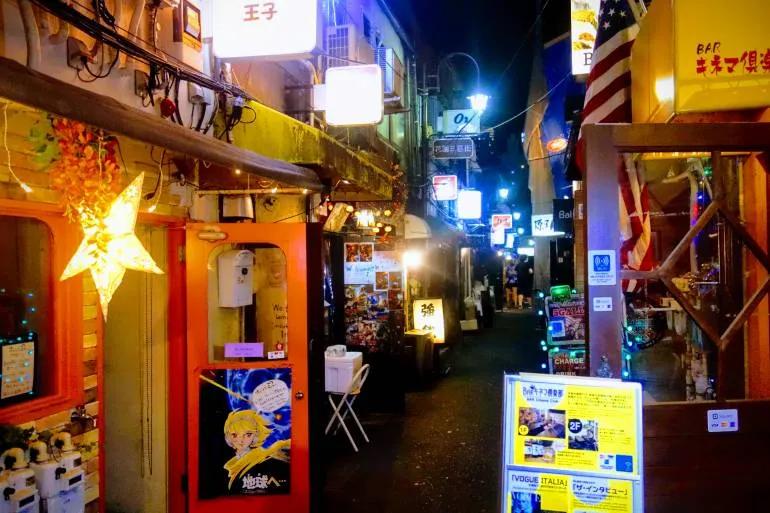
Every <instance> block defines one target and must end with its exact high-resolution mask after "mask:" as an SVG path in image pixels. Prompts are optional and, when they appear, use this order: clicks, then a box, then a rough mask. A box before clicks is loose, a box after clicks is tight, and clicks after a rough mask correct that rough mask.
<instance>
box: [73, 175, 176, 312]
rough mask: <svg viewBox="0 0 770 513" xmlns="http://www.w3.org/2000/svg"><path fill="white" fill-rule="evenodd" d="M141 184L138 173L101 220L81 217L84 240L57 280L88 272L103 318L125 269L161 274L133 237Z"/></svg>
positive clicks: (142, 178) (140, 177)
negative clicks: (97, 296) (95, 220)
mask: <svg viewBox="0 0 770 513" xmlns="http://www.w3.org/2000/svg"><path fill="white" fill-rule="evenodd" d="M143 181H144V173H141V174H140V175H139V176H137V177H136V178H135V179H134V181H133V182H131V185H129V186H128V187H126V188H125V189H124V190H123V192H121V193H120V195H119V196H118V197H117V198H115V201H114V202H113V203H112V205H111V206H110V211H109V213H108V214H107V216H106V217H105V218H104V219H102V220H100V221H97V222H93V220H92V219H89V218H87V217H86V216H82V218H81V221H80V225H81V227H82V228H83V233H84V235H85V237H84V238H83V242H81V243H80V247H79V248H78V250H77V251H76V252H75V255H74V256H73V257H72V259H71V260H70V261H69V263H68V264H67V267H66V268H65V269H64V272H63V273H62V275H61V278H60V279H61V280H62V281H64V280H66V279H68V278H71V277H73V276H75V275H78V274H80V273H82V272H83V271H85V270H87V269H88V270H90V271H91V276H92V277H93V279H94V284H95V285H96V290H97V292H98V293H99V302H100V304H101V307H102V313H103V314H104V317H105V318H107V306H108V305H109V303H110V300H111V299H112V296H113V294H115V291H116V290H117V289H118V287H119V286H120V283H121V282H122V281H123V276H124V275H125V274H126V269H133V270H136V271H143V272H148V273H155V274H163V271H162V270H161V269H160V268H159V267H158V266H157V264H156V263H155V261H154V260H153V259H152V257H151V256H150V254H149V253H148V252H147V250H146V249H144V246H142V243H141V242H140V241H139V239H138V238H137V237H136V235H135V234H134V227H135V226H136V218H137V215H138V212H139V201H140V200H141V195H142V182H143Z"/></svg>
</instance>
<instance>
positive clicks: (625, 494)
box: [500, 374, 644, 513]
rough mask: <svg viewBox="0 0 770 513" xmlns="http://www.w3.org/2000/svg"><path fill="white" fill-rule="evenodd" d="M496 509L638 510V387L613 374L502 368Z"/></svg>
mask: <svg viewBox="0 0 770 513" xmlns="http://www.w3.org/2000/svg"><path fill="white" fill-rule="evenodd" d="M503 401H504V405H505V408H504V412H503V458H502V461H503V467H502V469H501V470H502V474H501V476H502V478H501V480H502V490H501V497H502V501H501V504H500V511H501V513H519V512H523V511H560V512H563V513H585V512H587V511H590V512H591V513H605V512H606V513H610V512H611V513H642V512H643V511H644V493H643V489H644V483H643V475H642V468H643V454H642V451H643V449H642V422H641V414H642V413H641V412H642V407H641V404H642V391H641V386H640V385H639V384H638V383H625V382H621V381H618V380H611V379H600V378H584V377H574V376H552V375H544V374H521V375H518V376H512V375H506V376H505V393H504V399H503Z"/></svg>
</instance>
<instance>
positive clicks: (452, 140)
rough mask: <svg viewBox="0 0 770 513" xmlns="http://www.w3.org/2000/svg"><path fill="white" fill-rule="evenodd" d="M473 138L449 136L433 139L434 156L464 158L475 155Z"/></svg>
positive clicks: (436, 157) (438, 157)
mask: <svg viewBox="0 0 770 513" xmlns="http://www.w3.org/2000/svg"><path fill="white" fill-rule="evenodd" d="M473 149H474V145H473V139H471V138H470V137H449V138H445V139H436V140H434V141H433V158H435V159H464V160H467V159H469V158H472V157H473Z"/></svg>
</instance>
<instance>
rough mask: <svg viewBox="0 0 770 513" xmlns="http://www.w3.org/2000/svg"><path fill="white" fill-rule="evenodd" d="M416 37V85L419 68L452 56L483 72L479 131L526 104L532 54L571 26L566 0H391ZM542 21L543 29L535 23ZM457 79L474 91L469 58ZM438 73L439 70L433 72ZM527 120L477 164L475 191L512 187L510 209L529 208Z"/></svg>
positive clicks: (500, 137)
mask: <svg viewBox="0 0 770 513" xmlns="http://www.w3.org/2000/svg"><path fill="white" fill-rule="evenodd" d="M386 2H387V3H388V5H389V6H390V7H391V9H392V10H393V12H394V14H395V15H396V16H397V17H398V19H399V20H400V21H401V22H402V24H403V25H404V28H405V29H406V30H407V31H408V32H409V33H410V34H411V36H412V38H413V39H414V41H415V45H416V47H417V48H416V50H417V53H418V83H419V77H421V73H422V66H423V65H426V66H427V69H428V70H435V68H436V65H437V63H438V62H439V60H440V59H441V57H442V56H444V55H447V54H448V53H451V52H467V53H469V54H471V55H473V56H474V57H475V58H476V60H477V61H478V62H479V65H480V67H481V75H482V78H481V82H482V89H484V91H483V92H485V93H486V94H489V95H490V96H491V97H492V98H491V100H490V105H489V107H488V110H487V111H486V112H485V113H484V118H483V121H482V125H483V126H482V128H484V127H489V126H493V125H495V124H497V123H499V122H500V121H503V120H506V119H508V118H510V117H511V116H513V115H514V114H517V113H519V112H521V111H522V110H524V109H525V108H526V107H527V99H528V93H529V83H530V72H531V68H532V59H533V49H534V48H536V47H538V46H540V45H542V42H547V41H550V40H551V39H554V38H556V37H558V36H560V35H562V34H564V33H565V32H567V31H569V26H570V2H569V0H463V1H461V0H386ZM538 13H542V16H541V22H542V23H541V30H542V33H540V31H539V29H538V28H537V26H536V24H535V20H536V18H537V15H538ZM452 63H453V64H454V67H455V70H456V72H457V74H458V76H459V77H461V78H463V79H464V84H468V88H469V89H471V88H473V86H475V83H474V81H475V71H474V69H473V68H472V66H471V65H470V64H469V63H468V61H467V60H465V59H461V58H456V59H453V60H452ZM433 72H434V73H435V71H433ZM524 121H525V116H521V117H519V118H518V119H517V120H516V121H514V122H511V123H509V124H507V125H505V126H504V127H502V128H499V129H497V130H495V134H494V135H495V137H494V144H493V154H492V158H491V159H490V160H488V161H486V162H484V163H482V162H481V160H480V161H479V163H480V164H481V165H482V167H483V169H484V172H483V173H482V174H481V175H480V176H479V177H478V179H477V187H479V188H481V190H482V191H484V192H485V195H486V197H487V198H494V197H495V192H494V191H496V189H498V188H509V189H510V190H511V198H510V206H511V207H512V208H518V209H522V208H524V209H525V210H526V209H527V208H528V205H529V203H530V198H529V189H528V186H527V183H528V169H526V168H525V169H524V170H522V169H520V168H521V165H522V164H525V165H526V158H525V156H524V153H523V150H522V146H521V132H522V129H523V126H524Z"/></svg>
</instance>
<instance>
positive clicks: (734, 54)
mask: <svg viewBox="0 0 770 513" xmlns="http://www.w3.org/2000/svg"><path fill="white" fill-rule="evenodd" d="M673 9H674V20H673V23H674V44H675V48H676V56H675V59H674V62H675V66H676V68H677V69H676V73H675V74H676V87H677V91H676V102H677V110H678V111H690V112H692V111H715V110H726V109H738V108H748V107H766V106H768V105H770V99H768V96H767V88H768V87H769V86H770V35H769V34H768V31H767V24H766V20H767V19H768V17H770V2H768V1H767V0H735V1H733V2H725V1H724V0H677V1H676V2H673ZM695 13H697V15H694V14H695Z"/></svg>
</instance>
